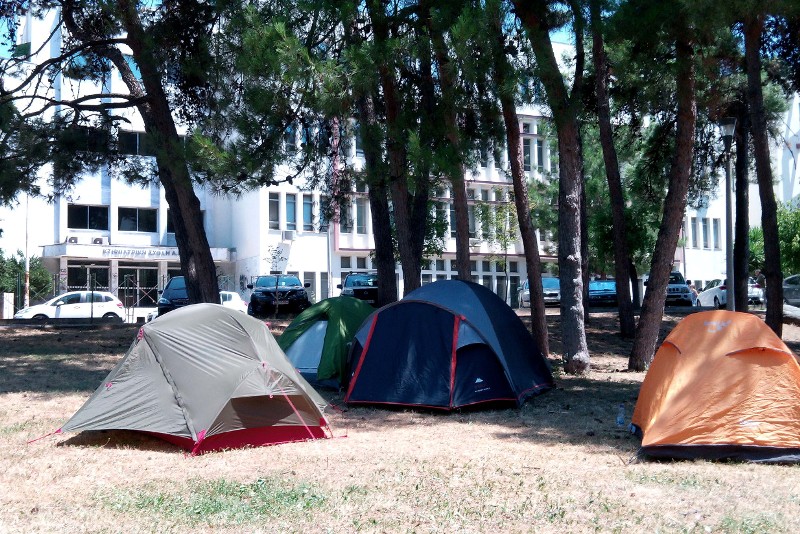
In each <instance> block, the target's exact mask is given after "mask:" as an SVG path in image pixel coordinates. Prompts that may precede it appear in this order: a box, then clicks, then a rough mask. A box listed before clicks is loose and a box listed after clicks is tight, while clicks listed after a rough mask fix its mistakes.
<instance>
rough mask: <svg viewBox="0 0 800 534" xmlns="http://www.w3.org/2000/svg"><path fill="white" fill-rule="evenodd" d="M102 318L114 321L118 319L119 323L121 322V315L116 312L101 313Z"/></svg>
mask: <svg viewBox="0 0 800 534" xmlns="http://www.w3.org/2000/svg"><path fill="white" fill-rule="evenodd" d="M103 319H106V320H109V319H114V320H116V321H119V322H120V323H121V322H122V317H120V316H119V315H117V314H116V313H111V312H108V313H107V314H105V315H103Z"/></svg>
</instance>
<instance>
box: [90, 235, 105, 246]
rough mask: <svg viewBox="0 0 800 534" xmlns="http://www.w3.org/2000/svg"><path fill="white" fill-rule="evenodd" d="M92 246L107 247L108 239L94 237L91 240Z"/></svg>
mask: <svg viewBox="0 0 800 534" xmlns="http://www.w3.org/2000/svg"><path fill="white" fill-rule="evenodd" d="M92 244H93V245H108V238H107V237H95V238H92Z"/></svg>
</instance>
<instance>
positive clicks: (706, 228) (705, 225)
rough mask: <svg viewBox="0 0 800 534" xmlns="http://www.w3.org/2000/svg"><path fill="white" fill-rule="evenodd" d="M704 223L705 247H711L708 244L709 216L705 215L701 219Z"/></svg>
mask: <svg viewBox="0 0 800 534" xmlns="http://www.w3.org/2000/svg"><path fill="white" fill-rule="evenodd" d="M701 223H702V225H703V248H709V246H708V218H707V217H703V219H702V221H701Z"/></svg>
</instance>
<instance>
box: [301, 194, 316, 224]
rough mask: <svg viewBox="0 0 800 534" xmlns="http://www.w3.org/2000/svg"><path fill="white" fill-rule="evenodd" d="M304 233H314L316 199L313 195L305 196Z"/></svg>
mask: <svg viewBox="0 0 800 534" xmlns="http://www.w3.org/2000/svg"><path fill="white" fill-rule="evenodd" d="M303 231H304V232H313V231H314V198H313V197H312V196H311V195H303Z"/></svg>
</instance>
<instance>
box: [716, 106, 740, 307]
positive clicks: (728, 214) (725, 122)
mask: <svg viewBox="0 0 800 534" xmlns="http://www.w3.org/2000/svg"><path fill="white" fill-rule="evenodd" d="M719 128H720V130H721V132H722V142H723V143H724V144H725V271H726V273H725V278H726V280H725V287H726V292H727V295H726V299H725V301H726V303H725V308H726V309H728V310H730V311H733V310H735V309H736V306H735V303H734V301H735V300H736V299H735V296H734V291H733V209H732V200H731V196H732V195H731V174H732V173H731V142H732V141H733V132H734V130H735V129H736V118H735V117H726V118H724V119H722V120H720V121H719Z"/></svg>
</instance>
